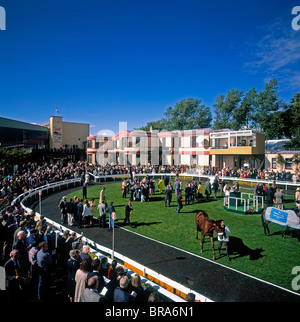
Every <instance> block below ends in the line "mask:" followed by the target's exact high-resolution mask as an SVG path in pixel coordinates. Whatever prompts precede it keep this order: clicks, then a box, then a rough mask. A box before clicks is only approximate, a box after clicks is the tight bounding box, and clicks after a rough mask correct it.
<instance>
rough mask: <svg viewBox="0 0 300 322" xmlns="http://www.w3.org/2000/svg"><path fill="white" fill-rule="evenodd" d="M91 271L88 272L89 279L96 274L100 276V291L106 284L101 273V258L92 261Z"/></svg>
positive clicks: (98, 288)
mask: <svg viewBox="0 0 300 322" xmlns="http://www.w3.org/2000/svg"><path fill="white" fill-rule="evenodd" d="M91 270H92V271H91V272H89V273H88V275H87V279H88V280H89V279H90V278H91V277H94V276H96V277H97V278H98V287H97V290H98V292H99V293H100V292H101V291H102V289H103V287H104V286H105V282H104V279H103V275H102V274H101V260H100V259H99V258H95V259H94V260H93V261H92V263H91Z"/></svg>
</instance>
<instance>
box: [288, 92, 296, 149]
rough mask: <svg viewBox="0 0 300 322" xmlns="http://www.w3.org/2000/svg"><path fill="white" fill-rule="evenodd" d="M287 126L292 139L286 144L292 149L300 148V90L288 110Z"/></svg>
mask: <svg viewBox="0 0 300 322" xmlns="http://www.w3.org/2000/svg"><path fill="white" fill-rule="evenodd" d="M286 115H287V117H286V122H285V124H286V127H288V129H289V134H290V135H289V137H290V138H291V141H290V142H288V143H287V144H286V146H287V147H288V148H290V149H295V150H299V149H300V126H299V124H300V123H299V122H300V92H298V93H296V94H295V95H294V97H293V98H292V99H291V103H290V105H289V108H288V110H287V111H286Z"/></svg>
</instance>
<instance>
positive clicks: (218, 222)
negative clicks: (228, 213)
mask: <svg viewBox="0 0 300 322" xmlns="http://www.w3.org/2000/svg"><path fill="white" fill-rule="evenodd" d="M222 222H224V220H223V219H218V220H215V231H216V233H218V232H220V231H221V230H223V227H222Z"/></svg>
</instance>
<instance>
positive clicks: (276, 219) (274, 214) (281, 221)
mask: <svg viewBox="0 0 300 322" xmlns="http://www.w3.org/2000/svg"><path fill="white" fill-rule="evenodd" d="M265 219H266V220H268V221H271V222H273V223H275V224H278V225H281V226H288V227H291V228H295V229H300V218H299V217H298V216H297V214H296V213H295V211H294V210H281V209H277V208H274V207H268V208H267V209H266V212H265Z"/></svg>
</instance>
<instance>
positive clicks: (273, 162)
mask: <svg viewBox="0 0 300 322" xmlns="http://www.w3.org/2000/svg"><path fill="white" fill-rule="evenodd" d="M276 168H277V164H276V158H272V169H276Z"/></svg>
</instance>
